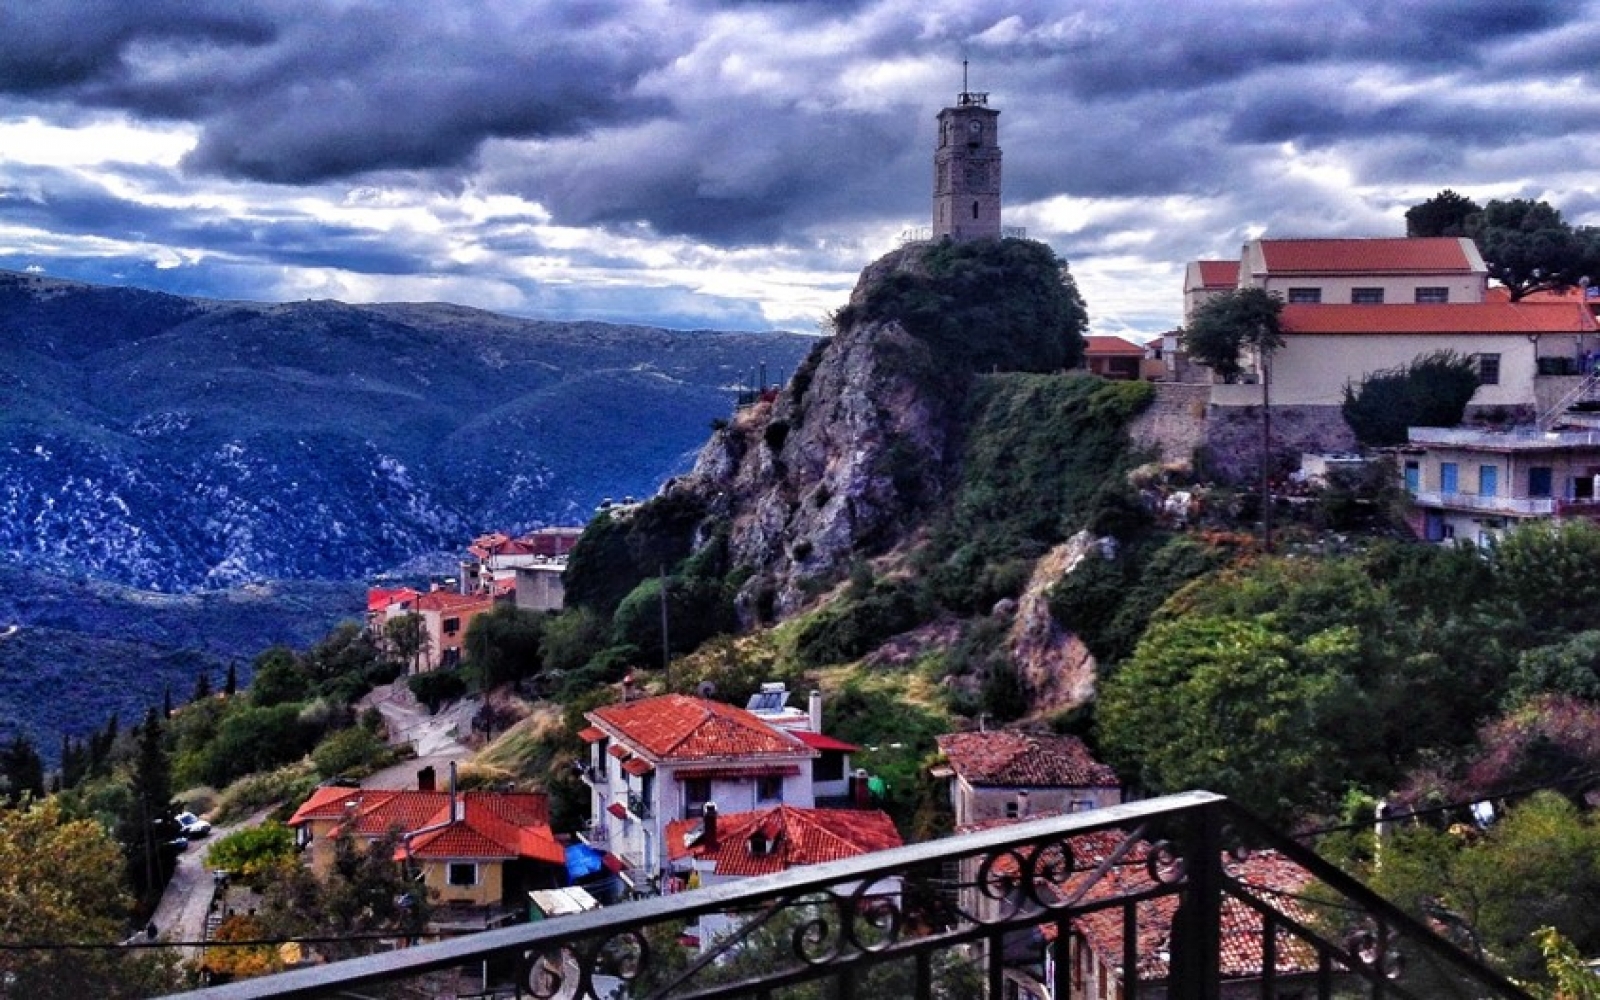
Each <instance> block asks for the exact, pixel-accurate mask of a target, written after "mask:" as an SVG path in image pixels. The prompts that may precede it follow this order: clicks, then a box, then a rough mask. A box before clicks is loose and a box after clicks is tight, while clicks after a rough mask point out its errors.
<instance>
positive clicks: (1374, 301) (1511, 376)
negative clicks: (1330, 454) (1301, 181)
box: [1184, 237, 1600, 415]
mask: <svg viewBox="0 0 1600 1000" xmlns="http://www.w3.org/2000/svg"><path fill="white" fill-rule="evenodd" d="M1230 278H1231V282H1230ZM1487 282H1488V268H1487V267H1486V265H1485V264H1484V262H1483V258H1482V257H1481V256H1480V255H1479V253H1478V250H1477V247H1476V246H1475V245H1474V244H1473V243H1472V241H1471V240H1468V239H1464V238H1455V237H1440V238H1426V239H1418V238H1380V239H1257V240H1252V241H1250V242H1249V243H1247V244H1245V245H1244V248H1243V250H1242V251H1241V254H1240V259H1239V260H1238V261H1237V262H1232V261H1196V262H1193V263H1191V264H1190V265H1189V267H1188V268H1187V270H1186V272H1185V279H1184V306H1185V315H1186V316H1187V315H1192V314H1193V311H1194V309H1196V308H1198V307H1199V305H1200V304H1201V303H1203V302H1205V301H1206V300H1207V299H1209V298H1211V297H1213V296H1215V295H1218V294H1220V293H1222V292H1224V291H1227V290H1229V289H1230V288H1262V289H1265V290H1267V291H1268V292H1270V293H1272V294H1274V295H1276V296H1278V297H1280V298H1281V299H1282V300H1283V302H1284V303H1285V305H1284V309H1283V313H1282V316H1281V324H1282V330H1283V340H1284V344H1283V346H1282V347H1280V348H1279V349H1278V350H1277V351H1275V352H1274V354H1273V356H1272V365H1271V373H1270V374H1271V383H1272V400H1273V403H1274V404H1275V405H1281V406H1300V407H1319V408H1329V409H1333V408H1337V407H1338V406H1339V405H1340V404H1341V403H1342V401H1343V398H1344V390H1345V387H1346V386H1347V385H1356V384H1359V383H1360V382H1361V380H1362V379H1363V378H1365V377H1366V376H1368V375H1370V374H1372V373H1374V372H1377V371H1382V370H1388V369H1395V368H1400V367H1403V366H1405V365H1407V364H1410V363H1411V362H1412V361H1414V360H1416V359H1417V358H1418V357H1420V356H1422V355H1426V354H1431V353H1433V352H1435V351H1440V350H1450V351H1454V352H1456V353H1458V354H1463V355H1468V356H1471V357H1473V358H1474V359H1476V360H1477V362H1478V368H1479V374H1480V377H1481V380H1482V385H1481V386H1480V388H1479V391H1478V393H1477V395H1475V396H1474V397H1473V400H1472V405H1473V406H1474V407H1477V408H1504V409H1506V410H1508V411H1511V412H1524V413H1527V414H1529V415H1531V414H1533V413H1534V412H1536V411H1537V409H1538V406H1539V394H1538V390H1537V387H1536V377H1537V376H1539V375H1540V374H1541V371H1542V369H1541V359H1547V361H1548V360H1549V359H1556V358H1560V359H1569V358H1574V357H1578V356H1581V355H1583V354H1584V353H1585V352H1587V351H1589V350H1590V349H1592V348H1593V347H1594V345H1595V344H1596V341H1597V338H1596V333H1597V330H1600V328H1597V326H1596V324H1595V319H1594V316H1593V314H1592V313H1591V312H1590V310H1589V309H1588V308H1587V307H1586V304H1585V303H1584V301H1582V300H1581V299H1580V298H1562V297H1545V298H1536V299H1531V300H1526V301H1522V302H1516V303H1513V302H1510V301H1509V300H1508V298H1507V297H1505V296H1503V295H1491V294H1489V290H1488V288H1487ZM1246 364H1247V373H1246V375H1245V379H1244V380H1245V382H1247V383H1254V382H1256V381H1258V379H1259V375H1260V364H1259V359H1254V358H1248V359H1246ZM1546 367H1548V365H1546ZM1260 401H1261V393H1260V388H1259V386H1257V385H1248V384H1241V385H1233V386H1224V385H1216V386H1213V388H1212V392H1211V402H1212V404H1213V405H1217V406H1254V405H1257V404H1259V403H1260Z"/></svg>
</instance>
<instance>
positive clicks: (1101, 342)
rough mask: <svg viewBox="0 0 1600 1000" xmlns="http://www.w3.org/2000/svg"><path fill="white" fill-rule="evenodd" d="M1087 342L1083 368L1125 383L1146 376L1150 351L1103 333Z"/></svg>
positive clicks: (1086, 340) (1084, 345) (1088, 337)
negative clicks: (1146, 361) (1146, 362)
mask: <svg viewBox="0 0 1600 1000" xmlns="http://www.w3.org/2000/svg"><path fill="white" fill-rule="evenodd" d="M1083 341H1084V343H1083V367H1084V368H1086V369H1087V370H1088V371H1089V372H1090V373H1091V374H1094V375H1099V376H1100V377H1101V378H1108V379H1114V380H1116V381H1121V382H1131V381H1134V380H1136V379H1140V378H1144V377H1145V369H1146V367H1147V366H1146V364H1145V360H1146V358H1147V357H1148V356H1149V353H1150V352H1149V349H1148V348H1146V347H1143V346H1141V345H1139V344H1135V343H1134V342H1133V341H1131V340H1127V339H1125V338H1122V337H1113V336H1108V335H1101V334H1091V335H1089V336H1087V337H1084V338H1083Z"/></svg>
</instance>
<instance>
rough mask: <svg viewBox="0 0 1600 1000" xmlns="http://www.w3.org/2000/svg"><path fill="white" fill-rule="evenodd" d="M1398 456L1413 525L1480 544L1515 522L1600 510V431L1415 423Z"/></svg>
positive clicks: (1433, 537)
mask: <svg viewBox="0 0 1600 1000" xmlns="http://www.w3.org/2000/svg"><path fill="white" fill-rule="evenodd" d="M1408 436H1409V438H1410V441H1409V444H1408V446H1407V447H1406V448H1405V449H1403V450H1402V452H1401V454H1400V455H1399V462H1400V474H1401V476H1402V477H1403V480H1402V481H1403V483H1404V486H1405V488H1406V492H1408V493H1410V494H1411V502H1412V506H1411V510H1410V520H1411V527H1412V530H1413V531H1414V532H1415V533H1416V534H1417V535H1418V536H1419V537H1421V538H1424V539H1426V540H1427V541H1430V542H1444V543H1449V542H1452V541H1455V540H1461V541H1470V542H1473V543H1475V544H1481V543H1484V542H1486V541H1488V540H1490V539H1491V538H1493V537H1495V536H1497V535H1499V534H1500V533H1502V532H1503V531H1505V530H1506V529H1508V528H1511V527H1514V526H1515V525H1516V524H1517V523H1519V522H1522V521H1528V520H1539V519H1545V518H1552V517H1588V518H1595V517H1600V431H1594V430H1561V431H1541V430H1539V429H1538V428H1536V427H1523V428H1515V429H1509V430H1483V429H1475V428H1465V427H1460V428H1445V427H1412V428H1410V429H1409V431H1408Z"/></svg>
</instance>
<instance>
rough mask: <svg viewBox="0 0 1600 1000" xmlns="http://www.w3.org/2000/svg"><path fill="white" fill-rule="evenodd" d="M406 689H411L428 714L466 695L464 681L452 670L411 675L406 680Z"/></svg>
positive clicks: (465, 683)
mask: <svg viewBox="0 0 1600 1000" xmlns="http://www.w3.org/2000/svg"><path fill="white" fill-rule="evenodd" d="M406 687H408V688H410V689H411V693H412V694H414V695H416V698H417V700H418V701H420V702H422V703H423V704H424V705H426V706H428V711H429V712H430V713H431V712H437V711H439V706H440V705H443V704H444V703H445V702H447V701H454V700H455V699H457V698H459V697H461V696H462V695H464V694H466V693H467V682H466V680H465V679H464V678H462V676H461V675H460V674H459V673H457V672H456V671H454V670H430V671H428V672H427V673H425V674H412V675H411V676H410V677H409V678H407V679H406Z"/></svg>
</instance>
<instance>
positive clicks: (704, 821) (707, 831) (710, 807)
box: [700, 802, 717, 850]
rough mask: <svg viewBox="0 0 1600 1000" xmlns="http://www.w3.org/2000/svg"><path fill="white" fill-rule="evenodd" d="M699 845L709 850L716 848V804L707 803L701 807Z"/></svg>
mask: <svg viewBox="0 0 1600 1000" xmlns="http://www.w3.org/2000/svg"><path fill="white" fill-rule="evenodd" d="M700 814H701V826H702V829H701V833H700V844H701V846H703V847H705V848H706V849H708V850H710V849H712V848H715V847H716V846H717V804H716V803H715V802H707V803H706V804H705V805H704V806H702V807H701V810H700Z"/></svg>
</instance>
